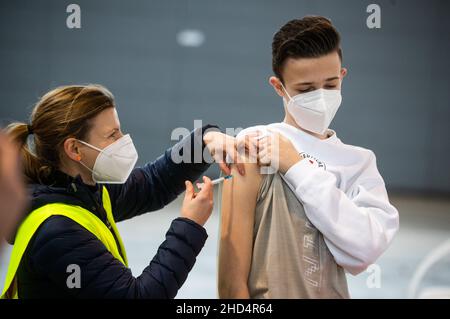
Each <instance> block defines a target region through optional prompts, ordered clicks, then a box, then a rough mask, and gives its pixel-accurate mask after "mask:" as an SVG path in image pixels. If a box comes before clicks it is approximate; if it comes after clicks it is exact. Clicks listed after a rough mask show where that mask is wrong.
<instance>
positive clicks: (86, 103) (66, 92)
mask: <svg viewBox="0 0 450 319" xmlns="http://www.w3.org/2000/svg"><path fill="white" fill-rule="evenodd" d="M110 107H114V96H113V95H112V93H111V92H110V91H109V90H108V89H106V88H105V87H103V86H101V85H96V84H89V85H68V86H61V87H58V88H56V89H54V90H51V91H50V92H48V93H47V94H45V95H44V96H43V97H42V98H41V99H40V100H39V101H38V102H37V103H36V105H35V107H34V109H33V112H32V114H31V118H30V123H20V122H16V123H12V124H10V125H8V127H7V128H6V131H7V133H8V134H9V135H10V136H11V137H12V139H13V140H14V141H16V143H18V144H19V145H20V146H21V155H22V165H23V172H24V174H25V177H26V178H27V181H28V183H39V184H45V185H49V184H51V183H52V182H53V173H54V172H55V170H57V169H58V168H59V167H60V164H61V162H60V161H61V152H62V149H63V144H64V141H65V140H66V139H68V138H70V137H74V138H77V139H80V140H83V139H85V138H86V137H87V134H88V132H89V131H90V128H91V119H92V118H94V117H95V116H96V115H97V114H99V113H100V112H102V111H103V110H105V109H107V108H110ZM30 134H32V136H33V142H34V143H32V144H34V150H33V151H32V150H31V149H30V147H29V145H28V136H29V135H30Z"/></svg>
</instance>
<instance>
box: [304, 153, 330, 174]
mask: <svg viewBox="0 0 450 319" xmlns="http://www.w3.org/2000/svg"><path fill="white" fill-rule="evenodd" d="M300 156H301V157H303V158H304V159H305V160H306V161H308V162H309V163H310V164H311V165H314V167H318V168H322V169H323V170H325V171H326V170H327V166H326V165H325V163H324V162H322V161H320V160H318V159H317V158H315V157H314V156H312V155H309V154H308V153H305V152H300Z"/></svg>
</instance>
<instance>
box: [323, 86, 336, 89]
mask: <svg viewBox="0 0 450 319" xmlns="http://www.w3.org/2000/svg"><path fill="white" fill-rule="evenodd" d="M335 88H336V85H327V86H325V89H328V90H332V89H335Z"/></svg>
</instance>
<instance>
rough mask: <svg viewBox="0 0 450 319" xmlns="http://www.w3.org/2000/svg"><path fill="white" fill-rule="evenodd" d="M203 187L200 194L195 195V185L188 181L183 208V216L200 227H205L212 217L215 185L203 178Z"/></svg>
mask: <svg viewBox="0 0 450 319" xmlns="http://www.w3.org/2000/svg"><path fill="white" fill-rule="evenodd" d="M203 182H204V184H203V186H202V189H201V190H200V192H198V193H195V190H194V185H192V183H191V182H190V181H186V182H185V184H186V194H185V195H184V200H183V205H182V207H181V216H182V217H185V218H189V219H191V220H193V221H194V222H196V223H197V224H199V225H202V226H203V225H204V224H205V223H206V221H207V220H208V218H209V216H211V212H212V209H213V205H214V203H213V185H212V184H211V180H210V179H209V178H208V177H206V176H203Z"/></svg>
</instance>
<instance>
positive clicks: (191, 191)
mask: <svg viewBox="0 0 450 319" xmlns="http://www.w3.org/2000/svg"><path fill="white" fill-rule="evenodd" d="M184 184H185V185H186V194H185V196H184V197H185V198H187V199H192V198H194V197H195V191H194V185H192V183H191V182H190V181H185V182H184Z"/></svg>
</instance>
